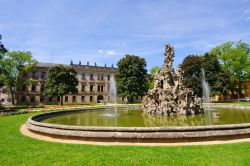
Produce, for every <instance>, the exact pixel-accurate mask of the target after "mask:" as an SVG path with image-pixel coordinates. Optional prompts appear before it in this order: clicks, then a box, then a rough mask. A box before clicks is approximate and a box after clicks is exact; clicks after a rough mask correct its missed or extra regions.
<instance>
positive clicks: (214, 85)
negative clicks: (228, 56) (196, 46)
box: [201, 53, 226, 95]
mask: <svg viewBox="0 0 250 166" xmlns="http://www.w3.org/2000/svg"><path fill="white" fill-rule="evenodd" d="M201 58H202V62H201V68H203V69H204V73H205V77H206V81H207V82H208V84H209V86H210V91H211V95H217V94H225V92H226V91H225V89H224V90H222V89H223V88H225V87H219V85H224V84H225V83H226V82H218V81H223V80H222V79H220V78H219V75H220V76H223V75H224V74H225V73H221V72H222V70H221V67H220V63H219V60H218V58H217V56H216V55H214V54H211V53H205V54H204V55H203V56H202V57H201ZM224 81H225V80H224ZM221 88H222V89H221ZM221 90H222V91H221Z"/></svg>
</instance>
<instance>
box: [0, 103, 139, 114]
mask: <svg viewBox="0 0 250 166" xmlns="http://www.w3.org/2000/svg"><path fill="white" fill-rule="evenodd" d="M116 105H117V106H126V105H125V104H116ZM129 105H130V106H133V105H134V106H136V105H141V104H129ZM107 106H114V104H94V103H93V104H68V105H62V106H61V105H58V104H53V105H45V104H43V105H17V106H11V107H7V108H5V110H6V111H14V112H20V113H22V112H42V111H59V110H77V109H81V108H102V107H107ZM0 110H1V108H0Z"/></svg>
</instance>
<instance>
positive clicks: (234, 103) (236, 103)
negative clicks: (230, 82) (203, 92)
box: [212, 101, 250, 106]
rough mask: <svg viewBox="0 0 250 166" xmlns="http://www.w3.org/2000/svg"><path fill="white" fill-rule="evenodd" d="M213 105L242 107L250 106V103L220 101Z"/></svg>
mask: <svg viewBox="0 0 250 166" xmlns="http://www.w3.org/2000/svg"><path fill="white" fill-rule="evenodd" d="M212 103H213V104H223V105H240V106H250V102H249V101H218V102H212Z"/></svg>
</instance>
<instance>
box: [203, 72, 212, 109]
mask: <svg viewBox="0 0 250 166" xmlns="http://www.w3.org/2000/svg"><path fill="white" fill-rule="evenodd" d="M201 72H202V95H203V102H204V103H206V109H208V110H210V88H209V85H208V82H207V81H206V77H205V72H204V69H203V68H202V69H201Z"/></svg>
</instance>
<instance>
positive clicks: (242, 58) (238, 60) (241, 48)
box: [211, 41, 250, 100]
mask: <svg viewBox="0 0 250 166" xmlns="http://www.w3.org/2000/svg"><path fill="white" fill-rule="evenodd" d="M211 53H212V54H215V55H217V56H218V58H219V59H220V61H221V63H222V68H223V70H224V71H225V73H227V74H228V75H229V76H230V89H231V94H232V95H234V93H236V94H237V98H238V100H239V99H240V97H241V96H242V91H243V90H244V89H245V88H246V87H245V85H246V82H247V81H249V78H250V48H249V45H248V44H247V43H245V42H243V41H239V42H232V41H228V42H226V43H224V44H221V45H219V46H217V47H215V48H213V49H212V50H211Z"/></svg>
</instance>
